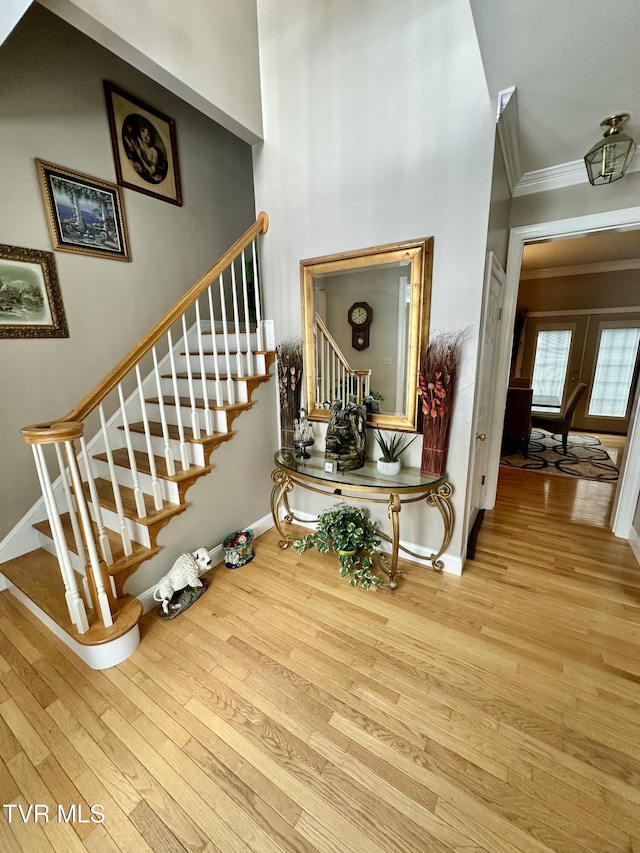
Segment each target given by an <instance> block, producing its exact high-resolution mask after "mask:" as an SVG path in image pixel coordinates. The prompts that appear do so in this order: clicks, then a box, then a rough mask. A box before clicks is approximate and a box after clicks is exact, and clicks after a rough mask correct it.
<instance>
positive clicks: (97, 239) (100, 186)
mask: <svg viewBox="0 0 640 853" xmlns="http://www.w3.org/2000/svg"><path fill="white" fill-rule="evenodd" d="M36 166H37V169H38V177H39V179H40V188H41V190H42V198H43V200H44V206H45V211H46V214H47V223H48V225H49V232H50V234H51V242H52V245H53V248H54V249H59V250H60V251H63V252H79V253H80V254H82V255H95V256H96V257H101V258H114V259H115V260H118V261H129V260H131V256H130V254H129V246H128V240H127V228H126V223H125V218H124V208H123V204H122V198H121V195H120V189H119V188H118V187H117V186H116V185H115V184H108V183H106V182H105V181H100V180H98V179H97V178H91V177H89V176H88V175H82V174H80V173H79V172H72V171H70V170H69V169H65V168H63V167H62V166H54V165H53V163H45V162H44V161H43V160H36Z"/></svg>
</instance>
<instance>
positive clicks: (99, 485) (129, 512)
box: [85, 478, 185, 527]
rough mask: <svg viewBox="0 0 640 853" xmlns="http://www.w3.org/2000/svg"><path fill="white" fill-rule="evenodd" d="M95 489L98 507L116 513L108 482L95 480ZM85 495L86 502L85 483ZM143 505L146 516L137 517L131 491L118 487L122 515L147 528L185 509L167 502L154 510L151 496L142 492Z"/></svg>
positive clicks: (86, 488)
mask: <svg viewBox="0 0 640 853" xmlns="http://www.w3.org/2000/svg"><path fill="white" fill-rule="evenodd" d="M95 484H96V489H97V492H98V500H99V501H100V506H101V507H104V508H105V509H109V510H111V511H112V512H116V513H117V508H116V502H115V498H114V496H113V488H112V485H111V483H110V482H109V480H103V479H101V478H98V479H96V481H95ZM85 494H86V496H87V500H90V499H91V498H90V495H89V489H88V486H87V485H86V483H85ZM142 496H143V498H144V505H145V507H146V510H147V515H146V517H145V518H140V517H139V516H138V510H137V508H136V502H135V498H134V493H133V489H130V488H129V487H128V486H120V497H121V499H122V506H123V509H124V514H125V516H126V517H127V518H130V519H132V520H133V521H137V522H138V523H139V524H142V525H144V526H145V527H149V526H151V525H152V524H154V523H155V522H157V521H160V520H163V519H166V518H170V517H171V516H172V515H176V514H177V513H179V512H182V511H183V509H185V505H184V504H174V503H170V502H169V501H165V502H164V506H163V507H162V509H156V508H155V506H154V505H153V498H152V497H151V495H147V494H145V493H144V492H143V495H142Z"/></svg>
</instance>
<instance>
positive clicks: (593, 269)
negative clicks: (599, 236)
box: [520, 258, 640, 281]
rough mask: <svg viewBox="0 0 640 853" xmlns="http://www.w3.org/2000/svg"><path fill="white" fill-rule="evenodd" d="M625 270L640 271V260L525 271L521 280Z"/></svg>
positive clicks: (632, 259) (627, 259)
mask: <svg viewBox="0 0 640 853" xmlns="http://www.w3.org/2000/svg"><path fill="white" fill-rule="evenodd" d="M624 270H640V258H626V259H625V260H623V261H599V262H598V263H594V264H576V265H575V266H571V267H547V268H546V269H541V270H523V271H522V273H521V275H520V280H521V281H524V280H531V279H535V278H563V277H564V276H569V275H593V274H596V273H603V272H623V271H624Z"/></svg>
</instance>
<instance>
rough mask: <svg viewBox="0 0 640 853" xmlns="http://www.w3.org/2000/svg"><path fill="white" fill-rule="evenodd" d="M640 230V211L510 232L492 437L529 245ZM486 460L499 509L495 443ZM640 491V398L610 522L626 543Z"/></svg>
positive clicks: (490, 496)
mask: <svg viewBox="0 0 640 853" xmlns="http://www.w3.org/2000/svg"><path fill="white" fill-rule="evenodd" d="M621 227H624V228H638V229H640V207H629V208H623V209H621V210H611V211H604V212H602V213H591V214H588V215H586V216H575V217H571V218H569V219H558V220H555V221H550V222H540V223H537V224H535V225H525V226H519V227H517V228H512V229H511V231H510V236H509V248H508V255H507V270H506V273H507V274H506V281H505V291H504V302H503V306H502V320H503V322H502V324H501V329H500V330H499V335H500V342H499V356H498V370H497V383H496V399H495V408H494V414H493V422H492V434H493V435H494V436H496V435H501V434H502V422H501V421H502V417H503V414H504V409H505V406H506V401H507V386H508V384H509V370H510V365H511V346H512V342H513V325H514V320H515V314H516V306H517V301H518V290H519V287H520V269H521V266H522V253H523V250H524V246H525V243H530V242H534V241H537V240H544V239H547V240H549V239H566V238H568V237H578V236H580V235H582V234H589V233H595V232H597V231H614V230H616V229H618V228H621ZM488 450H489V454H488V473H487V483H486V487H487V490H486V497H487V504H488V505H489V506H490V507H493V506H495V500H496V493H497V489H498V471H499V466H500V447H499V443H498V442H492V443H491V446H490V447H489V449H488ZM639 490H640V417H638V393H636V399H635V401H634V404H633V408H632V415H631V420H630V423H629V433H628V436H627V445H626V452H625V455H624V460H623V464H622V468H621V470H620V478H619V480H618V488H617V492H616V497H615V501H614V508H613V513H612V517H611V528H612V530H613V533H614V534H615V535H616V536H620V537H622V538H624V539H628V538H629V536H630V534H631V529H632V527H631V525H632V522H633V516H634V514H635V509H636V502H637V499H638V492H639Z"/></svg>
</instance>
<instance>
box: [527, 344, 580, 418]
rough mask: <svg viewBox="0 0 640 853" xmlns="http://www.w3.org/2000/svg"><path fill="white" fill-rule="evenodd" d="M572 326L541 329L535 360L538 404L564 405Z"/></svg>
mask: <svg viewBox="0 0 640 853" xmlns="http://www.w3.org/2000/svg"><path fill="white" fill-rule="evenodd" d="M572 334H573V333H572V330H571V329H553V330H546V331H545V330H540V331H539V332H538V336H537V338H536V354H535V359H534V362H533V379H532V385H533V402H534V403H535V405H536V406H546V407H556V408H560V406H561V405H562V395H563V393H564V383H565V378H566V375H567V365H568V363H569V352H570V350H571V336H572Z"/></svg>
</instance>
